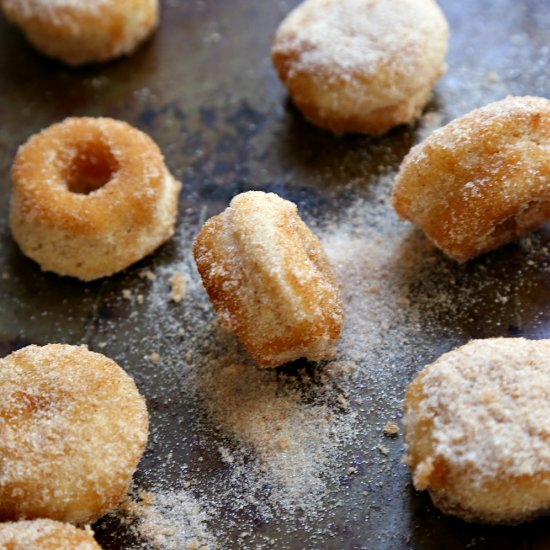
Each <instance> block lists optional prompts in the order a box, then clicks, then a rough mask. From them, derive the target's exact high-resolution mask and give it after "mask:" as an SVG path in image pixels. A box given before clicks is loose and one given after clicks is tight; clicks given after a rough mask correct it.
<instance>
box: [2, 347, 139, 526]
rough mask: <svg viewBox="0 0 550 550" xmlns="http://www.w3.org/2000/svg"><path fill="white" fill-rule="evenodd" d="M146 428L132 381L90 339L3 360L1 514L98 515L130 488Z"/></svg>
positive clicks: (88, 518) (87, 518)
mask: <svg viewBox="0 0 550 550" xmlns="http://www.w3.org/2000/svg"><path fill="white" fill-rule="evenodd" d="M147 436H148V415H147V408H146V405H145V401H144V399H143V397H142V396H141V395H140V394H139V392H138V390H137V388H136V385H135V384H134V381H133V380H132V379H131V378H130V377H129V376H128V375H127V374H126V373H125V372H124V371H123V370H122V369H121V368H120V367H119V366H118V365H117V364H116V363H115V362H114V361H112V360H111V359H108V358H107V357H105V356H104V355H101V354H99V353H93V352H91V351H89V350H88V349H87V348H86V347H85V346H68V345H63V344H50V345H47V346H43V347H40V346H28V347H26V348H23V349H21V350H19V351H16V352H14V353H12V354H11V355H8V356H7V357H5V358H3V359H1V360H0V521H8V520H18V519H34V518H50V519H54V520H58V521H65V522H69V523H77V524H85V523H92V522H93V521H94V520H96V519H97V518H99V517H101V516H102V515H103V514H106V513H107V512H109V511H110V510H112V509H113V508H115V507H116V505H117V504H118V503H119V502H120V500H121V499H122V498H123V497H124V495H125V494H126V492H127V489H128V485H129V483H130V481H131V479H132V475H133V473H134V470H135V469H136V466H137V464H138V462H139V460H140V458H141V455H142V454H143V451H144V449H145V445H146V443H147Z"/></svg>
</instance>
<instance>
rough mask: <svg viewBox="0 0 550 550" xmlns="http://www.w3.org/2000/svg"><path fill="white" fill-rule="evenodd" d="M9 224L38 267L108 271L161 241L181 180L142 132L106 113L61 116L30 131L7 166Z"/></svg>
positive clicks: (85, 276)
mask: <svg viewBox="0 0 550 550" xmlns="http://www.w3.org/2000/svg"><path fill="white" fill-rule="evenodd" d="M11 175H12V181H13V190H12V198H11V208H10V227H11V230H12V233H13V237H14V239H15V240H16V242H17V243H18V244H19V246H20V247H21V250H22V251H23V252H24V253H25V254H26V255H27V256H29V257H30V258H32V259H33V260H35V261H36V262H38V263H39V264H40V266H41V268H42V269H43V270H45V271H53V272H55V273H57V274H59V275H69V276H72V277H77V278H79V279H82V280H84V281H90V280H93V279H97V278H99V277H104V276H108V275H112V274H113V273H116V272H117V271H121V270H122V269H125V268H126V267H128V266H129V265H131V264H132V263H134V262H137V261H138V260H140V259H142V258H143V257H144V256H146V255H147V254H149V253H151V252H152V251H153V250H155V249H156V248H157V247H158V246H160V245H161V244H162V243H164V242H165V241H166V240H168V239H169V238H170V237H171V236H172V234H173V232H174V226H175V220H176V214H177V198H178V193H179V191H180V189H181V184H180V183H179V182H178V181H176V180H175V179H174V178H173V177H172V175H171V174H170V172H169V171H168V170H167V168H166V166H165V165H164V159H163V156H162V153H161V152H160V151H159V149H158V147H157V146H156V144H155V143H154V142H153V141H152V140H151V138H149V137H148V136H147V135H145V134H144V133H142V132H140V131H139V130H137V129H135V128H133V127H131V126H130V125H128V124H126V123H125V122H120V121H116V120H113V119H109V118H68V119H66V120H65V121H63V122H61V123H59V124H54V125H52V126H50V127H49V128H47V129H46V130H43V131H42V132H40V133H38V134H36V135H34V136H32V137H31V138H30V139H29V140H28V141H27V143H25V144H24V145H23V146H22V147H20V148H19V151H18V153H17V156H16V158H15V161H14V163H13V167H12V173H11Z"/></svg>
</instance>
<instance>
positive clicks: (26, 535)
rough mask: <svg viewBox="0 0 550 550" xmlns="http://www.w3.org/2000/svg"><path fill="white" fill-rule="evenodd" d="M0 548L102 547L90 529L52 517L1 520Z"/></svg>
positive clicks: (94, 549) (54, 549) (73, 549)
mask: <svg viewBox="0 0 550 550" xmlns="http://www.w3.org/2000/svg"><path fill="white" fill-rule="evenodd" d="M0 548H1V549H2V550H101V546H99V544H97V542H96V541H95V539H94V537H93V535H92V533H91V531H89V530H87V531H84V530H83V529H77V528H76V527H74V526H72V525H69V524H67V523H60V522H58V521H52V520H51V519H35V520H31V521H16V522H13V523H0Z"/></svg>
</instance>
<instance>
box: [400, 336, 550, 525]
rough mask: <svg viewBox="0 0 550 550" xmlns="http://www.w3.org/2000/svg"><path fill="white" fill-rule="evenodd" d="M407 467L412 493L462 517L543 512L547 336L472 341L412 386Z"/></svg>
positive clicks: (490, 519)
mask: <svg viewBox="0 0 550 550" xmlns="http://www.w3.org/2000/svg"><path fill="white" fill-rule="evenodd" d="M404 410H405V415H404V421H403V426H404V430H405V432H404V436H405V443H406V447H407V456H406V460H405V462H406V464H407V465H408V466H409V468H410V469H411V472H412V475H413V481H414V485H415V487H416V488H417V489H418V490H424V489H427V490H428V491H429V493H430V495H431V497H432V500H433V501H434V503H435V504H436V505H437V506H438V507H439V508H441V510H442V511H443V512H445V513H448V514H453V515H457V516H460V517H462V518H464V519H466V520H467V521H476V522H487V523H519V522H522V521H526V520H530V519H532V518H534V517H536V516H539V515H543V514H546V513H548V512H550V444H549V441H550V340H540V341H534V340H526V339H524V338H492V339H488V340H472V341H471V342H469V343H468V344H466V345H464V346H462V347H460V348H458V349H455V350H453V351H451V352H449V353H446V354H444V355H442V356H441V357H440V358H439V359H438V360H437V361H435V362H434V363H432V364H431V365H429V366H428V367H426V368H425V369H424V370H423V371H422V372H421V373H420V374H419V375H418V376H417V378H416V379H415V380H414V381H413V382H412V383H411V384H410V386H409V388H408V390H407V394H406V397H405V403H404Z"/></svg>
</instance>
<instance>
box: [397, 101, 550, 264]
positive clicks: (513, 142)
mask: <svg viewBox="0 0 550 550" xmlns="http://www.w3.org/2000/svg"><path fill="white" fill-rule="evenodd" d="M393 205H394V207H395V209H396V211H397V213H398V214H399V215H400V216H402V217H403V218H406V219H408V220H411V221H412V222H414V223H415V224H417V225H418V226H419V227H420V228H421V229H422V230H423V231H424V232H425V233H426V235H427V236H428V237H429V238H430V239H431V240H432V241H433V242H434V243H435V245H436V246H438V247H439V248H440V249H441V250H443V252H445V253H446V254H447V255H448V256H450V257H451V258H454V259H455V260H458V261H465V260H468V259H470V258H473V257H474V256H478V255H479V254H483V253H484V252H488V251H489V250H493V249H495V248H498V247H499V246H501V245H502V244H504V243H507V242H508V241H512V240H514V239H517V238H519V237H521V236H522V235H525V234H526V233H529V232H530V231H533V230H535V229H537V228H538V227H540V226H541V225H542V224H543V223H544V222H546V220H548V219H549V218H550V101H549V100H548V99H544V98H541V97H508V98H506V99H504V100H502V101H498V102H496V103H491V104H490V105H487V106H485V107H482V108H481V109H476V110H475V111H472V112H471V113H469V114H467V115H466V116H464V117H462V118H459V119H457V120H454V121H453V122H451V123H450V124H448V125H447V126H444V127H443V128H440V129H439V130H436V131H435V132H434V133H433V134H432V135H431V136H430V137H429V138H428V139H427V140H426V141H424V142H423V143H421V144H419V145H417V146H416V147H414V148H413V149H412V150H411V151H410V153H409V154H408V155H407V157H406V158H405V160H404V161H403V164H402V165H401V168H400V170H399V174H398V176H397V179H396V181H395V187H394V191H393Z"/></svg>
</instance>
